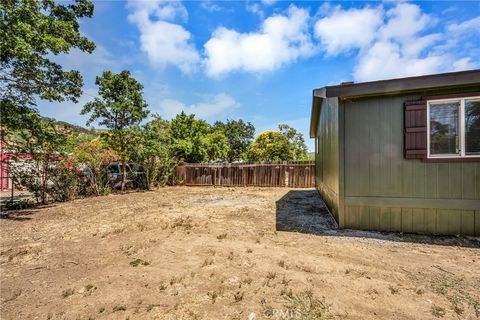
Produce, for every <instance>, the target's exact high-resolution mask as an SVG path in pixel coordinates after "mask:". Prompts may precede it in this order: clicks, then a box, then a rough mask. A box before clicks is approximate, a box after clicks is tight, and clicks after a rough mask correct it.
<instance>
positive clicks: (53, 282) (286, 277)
mask: <svg viewBox="0 0 480 320" xmlns="http://www.w3.org/2000/svg"><path fill="white" fill-rule="evenodd" d="M285 199H287V200H288V201H286V200H285ZM292 199H293V200H292ZM29 218H31V219H27V220H16V221H15V220H5V219H3V220H0V233H1V235H2V236H1V242H0V268H1V270H0V271H1V272H0V281H1V286H0V294H1V300H0V302H1V304H0V313H1V315H2V320H3V319H6V320H9V319H22V320H23V319H26V320H28V319H51V320H56V319H58V320H60V319H122V320H123V319H160V320H167V319H229V320H230V319H238V320H244V319H255V320H260V319H269V320H284V319H436V318H437V317H439V318H440V317H443V318H444V319H477V317H479V316H480V315H479V303H478V301H479V300H480V298H479V294H478V287H480V274H479V273H478V270H479V267H478V263H479V261H480V251H479V249H478V248H468V247H463V246H458V245H455V244H463V243H464V242H462V241H464V240H462V239H461V238H451V239H450V240H448V239H447V240H445V241H450V242H447V243H445V242H440V243H439V244H425V243H422V242H425V241H426V242H428V241H429V239H428V238H421V241H416V242H415V241H413V242H408V241H407V242H404V241H400V240H405V237H407V238H408V236H405V237H404V238H401V237H400V236H398V235H382V234H376V233H367V232H337V233H336V232H335V231H330V232H329V235H325V234H314V233H313V234H312V233H308V232H304V233H299V232H289V231H282V230H285V229H288V228H290V229H292V228H293V227H295V226H297V227H300V229H299V230H300V231H305V230H304V229H301V228H302V227H304V228H307V229H309V230H310V231H311V230H312V228H313V227H316V226H318V227H319V228H320V229H322V228H328V226H327V227H325V226H324V225H322V223H325V221H327V220H328V219H330V218H329V216H328V214H327V213H326V212H325V209H324V207H323V204H322V202H320V201H319V199H318V195H317V193H316V192H315V191H308V190H306V191H305V190H295V191H291V192H290V190H288V189H281V188H271V189H269V188H263V189H262V188H237V189H232V188H184V187H175V188H165V189H161V190H159V191H155V192H144V193H131V194H125V195H110V196H106V197H97V198H90V199H83V200H77V201H74V202H69V203H62V204H56V205H53V206H50V207H47V208H44V209H39V210H38V209H35V210H33V213H32V214H31V215H29ZM317 224H319V225H317ZM327 225H328V223H327ZM312 226H313V227H312ZM408 239H410V238H408ZM408 239H407V240H408ZM412 239H413V240H415V238H412ZM452 244H453V245H452Z"/></svg>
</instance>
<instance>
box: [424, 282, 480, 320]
mask: <svg viewBox="0 0 480 320" xmlns="http://www.w3.org/2000/svg"><path fill="white" fill-rule="evenodd" d="M430 286H431V287H432V289H433V291H435V293H437V294H439V295H442V296H444V297H445V298H446V299H447V300H448V301H449V302H450V303H451V305H452V308H453V310H454V311H455V313H456V314H458V315H461V314H463V313H464V311H465V309H464V304H467V305H468V306H470V307H472V308H473V311H474V312H475V316H476V317H480V302H479V301H478V297H475V296H473V295H471V294H470V293H469V292H467V291H465V289H464V283H463V279H462V278H459V277H456V276H454V275H447V274H438V275H435V276H433V277H432V278H431V280H430Z"/></svg>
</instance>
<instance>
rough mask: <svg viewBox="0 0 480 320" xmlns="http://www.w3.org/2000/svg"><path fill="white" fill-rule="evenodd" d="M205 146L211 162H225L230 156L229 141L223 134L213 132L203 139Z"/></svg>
mask: <svg viewBox="0 0 480 320" xmlns="http://www.w3.org/2000/svg"><path fill="white" fill-rule="evenodd" d="M202 142H203V145H204V148H205V149H206V152H207V157H208V160H209V161H214V160H224V159H227V156H228V151H229V148H228V140H227V137H226V136H225V135H224V134H223V132H221V131H218V130H213V131H212V132H210V133H209V134H207V135H206V136H205V138H204V139H203V141H202Z"/></svg>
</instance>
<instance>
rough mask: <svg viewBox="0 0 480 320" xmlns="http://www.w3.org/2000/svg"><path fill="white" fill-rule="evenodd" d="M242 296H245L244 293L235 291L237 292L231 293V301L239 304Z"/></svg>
mask: <svg viewBox="0 0 480 320" xmlns="http://www.w3.org/2000/svg"><path fill="white" fill-rule="evenodd" d="M244 295H245V293H244V292H242V291H237V292H235V293H233V299H234V300H235V302H240V301H242V300H243V296H244Z"/></svg>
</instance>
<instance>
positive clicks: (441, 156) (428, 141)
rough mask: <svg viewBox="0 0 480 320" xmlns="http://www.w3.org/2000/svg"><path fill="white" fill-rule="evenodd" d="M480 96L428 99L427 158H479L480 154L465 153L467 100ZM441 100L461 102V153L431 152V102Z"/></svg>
mask: <svg viewBox="0 0 480 320" xmlns="http://www.w3.org/2000/svg"><path fill="white" fill-rule="evenodd" d="M478 98H480V96H471V97H462V98H447V99H435V100H427V158H428V159H452V158H453V159H458V158H478V157H480V155H478V154H472V155H467V154H465V100H469V99H478ZM439 102H440V103H441V102H460V110H459V117H458V118H459V119H458V121H459V122H460V123H459V129H460V133H459V139H460V141H459V142H460V143H459V145H460V154H435V155H431V154H430V104H435V103H439Z"/></svg>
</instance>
